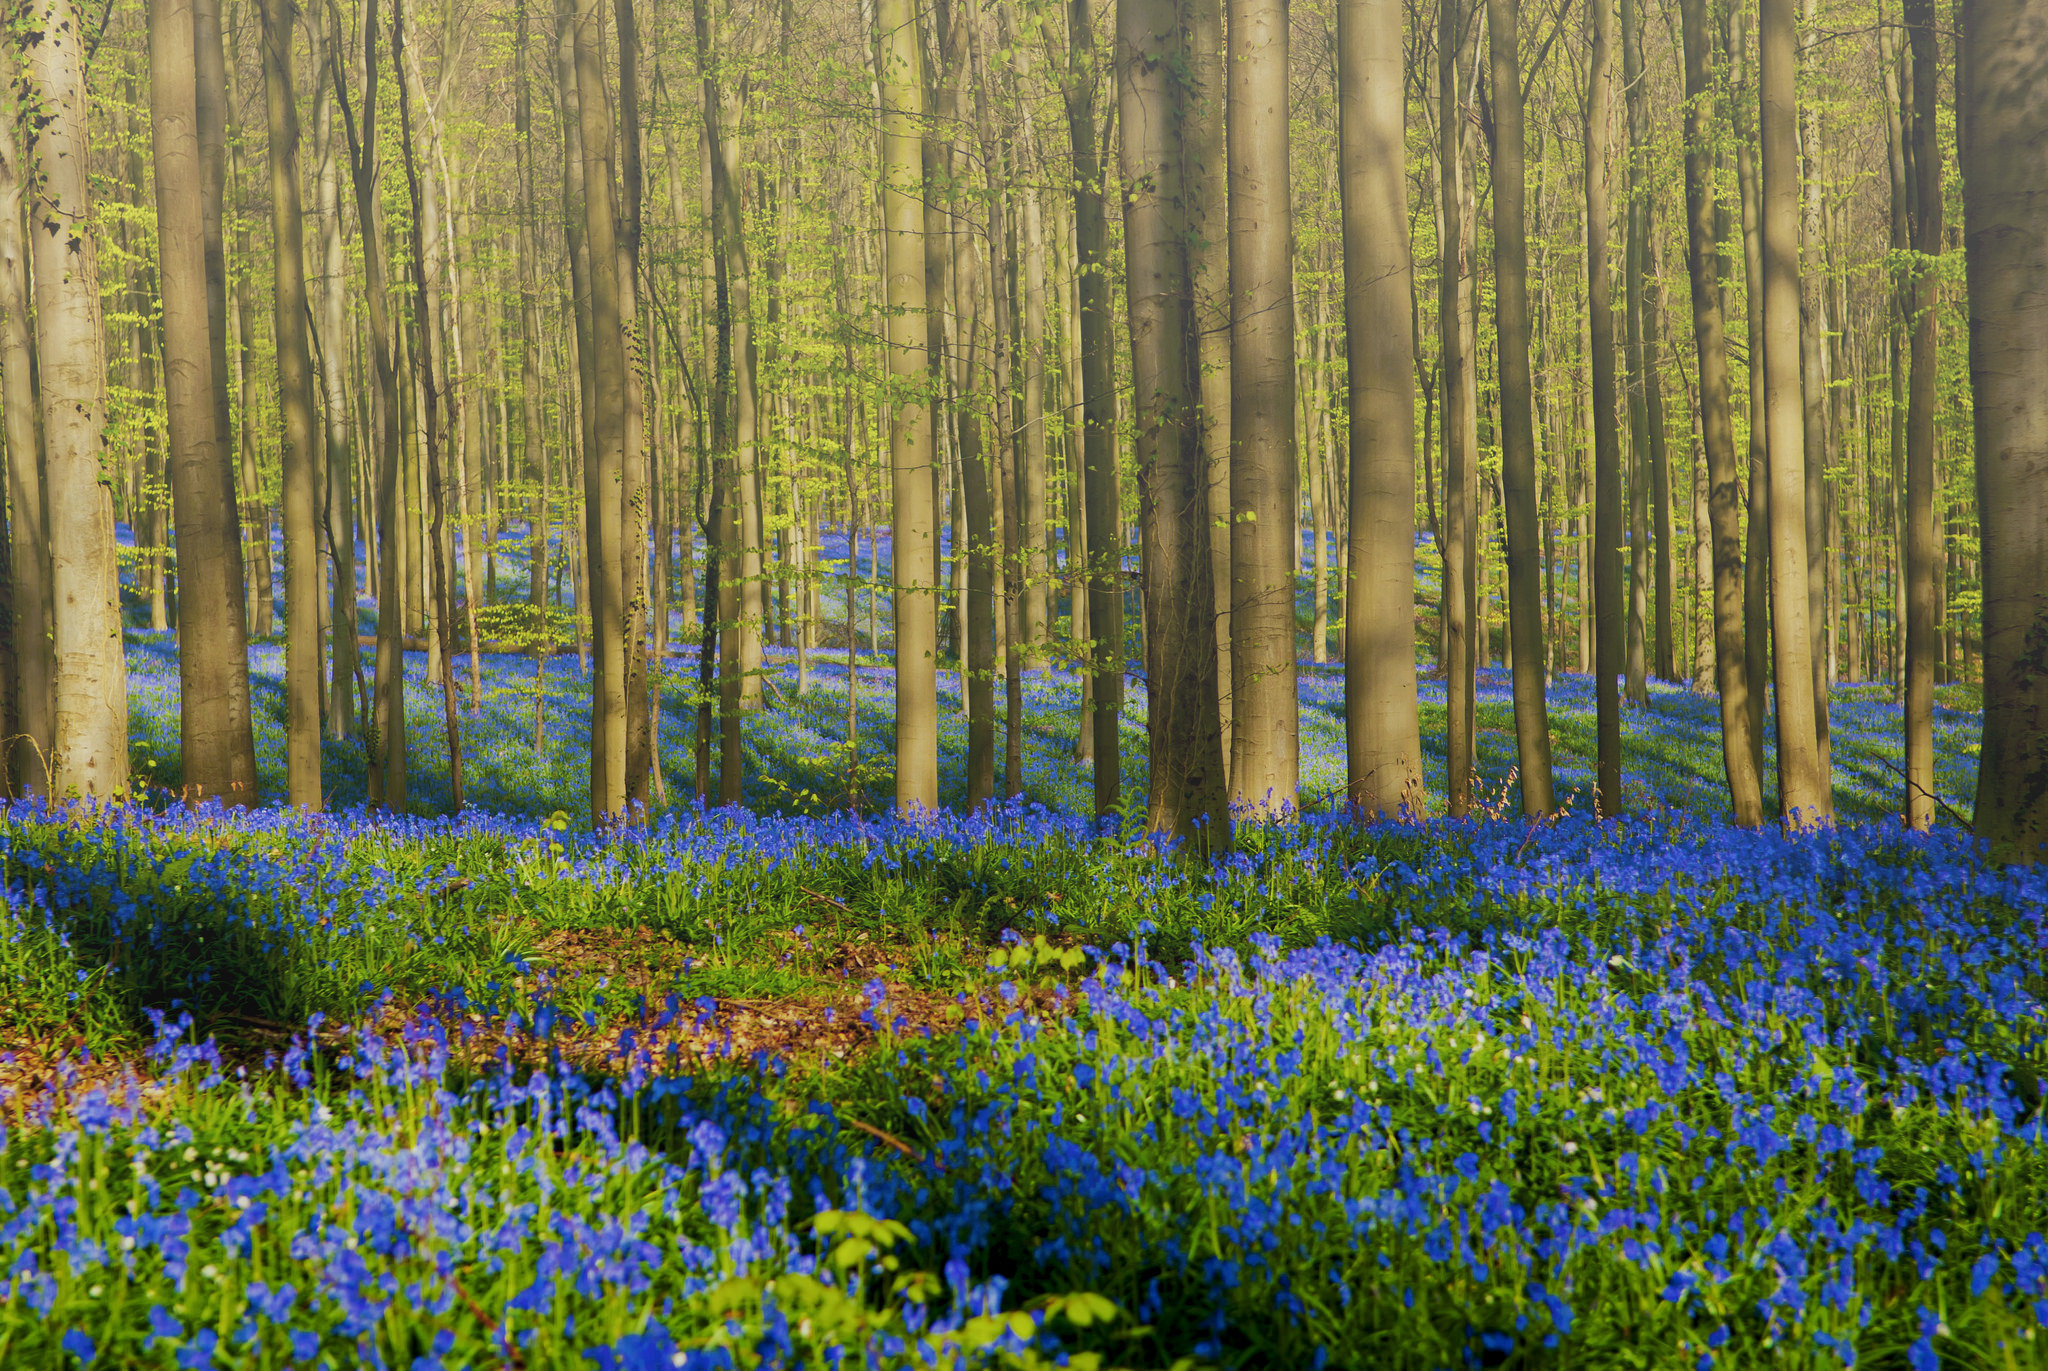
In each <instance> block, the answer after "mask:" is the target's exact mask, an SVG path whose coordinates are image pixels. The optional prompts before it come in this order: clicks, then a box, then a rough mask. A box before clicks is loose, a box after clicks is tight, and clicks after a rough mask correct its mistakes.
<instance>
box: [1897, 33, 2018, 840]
mask: <svg viewBox="0 0 2048 1371" xmlns="http://www.w3.org/2000/svg"><path fill="white" fill-rule="evenodd" d="M1934 14H1935V11H1934V4H1933V0H1906V3H1905V28H1906V36H1907V41H1908V43H1909V45H1910V49H1911V53H1912V63H1913V105H1912V112H1911V118H1910V120H1909V122H1908V128H1907V136H1908V137H1909V138H1910V139H1911V145H1910V151H1911V166H1912V179H1911V180H1910V181H1909V182H1908V185H1907V191H1908V199H1907V203H1908V206H1909V216H1908V219H1909V224H1910V228H1911V238H1912V251H1913V266H1912V269H1911V275H1910V277H1909V278H1908V279H1909V285H1908V290H1909V292H1910V297H1909V298H1910V300H1911V309H1912V314H1911V319H1912V347H1913V353H1912V364H1911V369H1910V371H1909V373H1908V375H1907V380H1906V822H1907V824H1908V825H1909V826H1910V827H1913V828H1927V827H1930V826H1931V825H1932V824H1933V823H1934V798H1935V796H1934V672H1935V659H1936V658H1938V657H1939V656H1940V655H1941V642H1940V627H1939V621H1940V603H1941V602H1940V601H1939V600H1937V599H1936V598H1935V593H1934V579H1935V575H1934V564H1935V560H1936V558H1938V557H1939V556H1940V555H1941V543H1940V542H1939V541H1938V535H1937V532H1936V529H1935V524H1934V498H1935V479H1936V477H1935V469H1934V416H1935V410H1936V407H1937V406H1938V405H1939V404H1940V396H1939V394H1938V393H1937V387H1938V385H1939V383H1940V373H1939V370H1938V362H1937V359H1936V356H1935V325H1936V306H1937V305H1938V303H1939V302H1940V292H1941V281H1940V275H1939V272H1938V270H1937V265H1936V264H1937V261H1938V259H1939V258H1940V255H1941V233H1942V222H1941V221H1942V205H1941V141H1940V138H1939V136H1938V134H1937V130H1936V124H1937V112H1936V109H1935V80H1936V75H1935V60H1936V44H1937V41H1938V40H1937V36H1936V33H1935V29H1934V22H1935V19H1934ZM2036 74H2037V76H2039V75H2041V74H2040V73H2036ZM2044 79H2048V78H2044ZM2041 99H2042V96H2041V95H2040V93H2039V92H2038V91H2037V92H2035V94H2034V102H2035V103H2036V104H2038V102H2039V101H2040V100H2041ZM1972 103H1974V102H1972ZM1976 108H1977V109H1978V110H1982V111H1987V112H1988V111H1989V109H1990V107H1988V106H1982V105H1979V106H1977V107H1976ZM1979 117H1981V115H1980V116H1979ZM1978 165H1979V166H1982V167H1984V168H1985V171H1986V173H1987V174H1989V175H1991V176H1992V177H1993V178H1994V179H1993V180H1992V181H1991V183H1990V184H1991V187H1996V186H1997V185H1998V184H1999V181H1998V180H1997V179H1996V177H1997V173H1995V172H1991V171H1990V168H1991V167H1993V166H1996V165H1997V164H1996V163H1979V164H1978ZM2003 170H2006V171H2007V174H2009V175H2014V174H2019V173H2018V169H2017V168H2003ZM1966 218H1967V212H1966ZM1971 227H1972V229H1974V228H1975V225H1974V224H1972V225H1971ZM1991 279H1992V280H1994V281H1995V280H1998V278H1997V277H1993V278H1991ZM1976 280H1977V277H1976V274H1975V273H1973V274H1972V276H1971V285H1972V286H1973V287H1974V286H1975V285H1976ZM2011 298H2012V297H2010V296H2007V297H2006V299H2008V300H2009V299H2011ZM1970 303H1971V307H1972V308H1971V312H1972V323H1973V333H1972V336H1973V337H1974V336H1975V331H1974V324H1975V319H1976V317H1977V316H1978V300H1977V296H1976V294H1975V291H1974V290H1973V291H1972V293H1971V297H1970ZM1983 303H1984V304H1985V305H1986V306H1989V307H1990V308H1992V309H1998V308H2001V307H2003V308H2008V309H2010V308H2012V307H2013V306H2011V305H2008V304H2007V303H2006V300H2002V299H1997V298H1992V299H1987V300H1985V301H1984V302H1983ZM1971 379H1972V380H1973V381H1978V380H1980V379H1981V380H1989V379H1991V378H1989V377H1980V376H1979V375H1978V374H1977V372H1976V371H1975V370H1974V368H1973V371H1972V377H1971ZM2044 379H2048V378H2044V377H2042V376H2040V375H2036V376H2035V378H2034V383H2035V385H2036V386H2039V385H2041V384H2042V383H2043V382H2044ZM2001 417H2002V416H2001ZM2002 447H2003V443H2000V444H1999V446H1995V447H1993V448H1992V449H1991V451H1992V452H1999V451H2000V450H2001V448H2002ZM1979 454H1980V456H1979V460H1980V463H1981V462H1982V461H1983V457H1984V449H1981V448H1980V449H1979ZM2013 493H2014V495H2015V496H2018V494H2019V490H2018V488H2017V487H2014V488H2013ZM1999 503H2000V502H1999V500H1997V499H1995V498H1986V499H1985V500H1984V501H1983V512H1984V514H1985V515H1986V516H1989V517H1995V516H1993V507H1994V506H1996V505H1998V504H1999ZM1998 513H1999V514H2002V513H2003V511H2002V510H2001V511H1998ZM2039 536H2040V531H2039V529H2038V528H2037V529H2036V530H2035V537H2036V541H2037V543H2038V540H2039ZM2024 546H2025V544H2024V543H2022V544H2021V547H2022V548H2024ZM1987 563H1988V564H1995V563H1991V562H1990V561H1989V559H1988V558H1987ZM2001 570H2003V568H2001ZM2042 584H2043V583H2040V582H2036V583H2035V584H2034V585H2033V586H2032V587H2030V589H2032V590H2034V591H2039V590H2040V588H2041V585H2042ZM1990 603H1991V602H1990V600H1989V598H1988V597H1987V598H1986V600H1985V605H1986V609H1987V611H1988V610H1989V607H1990ZM2022 603H2023V602H2022ZM2011 609H2012V607H2011V605H2010V604H2008V606H2007V608H2006V612H2008V613H2010V612H2011ZM2028 617H2030V616H2025V615H2022V616H2021V618H2020V622H2025V621H2026V619H2027V618H2028ZM1988 622H1989V621H1988V620H1987V623H1988ZM1989 637H1990V635H1989V632H1988V631H1987V633H1986V641H1987V642H1988V641H1989ZM1987 703H1988V702H1987ZM1987 724H1988V720H1987ZM1985 741H1986V743H1989V741H1990V740H1989V738H1986V739H1985ZM2015 741H2019V740H2017V739H2015ZM2022 746H2024V744H2022ZM1986 755H1988V754H1986Z"/></svg>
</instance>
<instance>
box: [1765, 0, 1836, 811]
mask: <svg viewBox="0 0 2048 1371" xmlns="http://www.w3.org/2000/svg"><path fill="white" fill-rule="evenodd" d="M1793 4H1794V0H1760V11H1759V12H1760V16H1761V25H1760V31H1759V35H1758V47H1759V54H1758V55H1759V61H1760V69H1761V76H1760V79H1759V81H1758V83H1757V93H1758V105H1759V109H1760V126H1761V128H1762V133H1763V168H1762V171H1763V177H1762V179H1763V185H1762V194H1761V215H1760V220H1761V223H1760V227H1761V235H1762V243H1763V298H1762V301H1761V304H1762V308H1763V315H1764V338H1763V343H1764V354H1763V366H1764V413H1763V418H1764V441H1765V443H1766V445H1767V447H1768V449H1769V457H1770V469H1771V637H1772V640H1773V646H1774V648H1775V649H1776V650H1775V652H1774V653H1773V654H1772V655H1773V667H1774V676H1775V681H1776V687H1777V699H1778V803H1779V806H1780V808H1781V810H1782V811H1783V814H1784V817H1785V819H1786V820H1787V821H1788V822H1789V823H1791V824H1793V825H1795V826H1804V825H1813V824H1820V823H1826V822H1828V821H1829V820H1830V819H1831V818H1832V816H1833V812H1834V806H1833V796H1832V794H1831V793H1830V790H1829V782H1828V776H1827V773H1826V771H1825V770H1823V769H1822V766H1821V756H1820V738H1819V733H1818V725H1817V722H1816V718H1815V700H1814V692H1813V658H1812V650H1813V644H1812V640H1811V636H1810V634H1809V631H1808V627H1809V623H1810V619H1809V613H1808V607H1807V593H1806V576H1807V561H1806V479H1805V477H1806V472H1805V463H1806V453H1805V413H1804V401H1803V398H1802V395H1801V391H1800V379H1799V153H1798V147H1797V141H1796V138H1795V132H1796V125H1795V121H1796V120H1797V118H1798V108H1797V104H1796V85H1797V77H1798V63H1799V51H1798V47H1799V44H1798V32H1797V27H1796V25H1795V23H1794V22H1793ZM1752 307H1754V306H1752Z"/></svg>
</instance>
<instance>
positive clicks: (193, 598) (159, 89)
mask: <svg viewBox="0 0 2048 1371" xmlns="http://www.w3.org/2000/svg"><path fill="white" fill-rule="evenodd" d="M204 10H205V6H204V5H201V6H197V7H195V6H193V5H191V4H182V5H178V6H176V7H175V8H174V9H170V10H166V11H165V12H164V13H163V15H162V16H161V18H157V17H155V16H154V15H153V17H152V22H151V25H150V33H151V39H152V41H151V45H150V48H151V55H150V66H151V81H150V85H151V102H152V106H153V109H152V118H153V122H154V124H155V126H156V129H155V146H156V161H157V166H156V184H157V204H158V214H159V225H158V236H159V240H160V244H161V248H160V251H161V257H162V263H163V265H162V269H161V275H162V280H161V288H162V292H163V299H164V391H165V401H166V404H165V408H166V413H167V417H168V418H169V420H170V424H169V429H170V432H169V440H170V441H169V460H168V462H167V466H168V468H169V474H170V485H171V499H172V513H173V518H174V519H175V521H176V524H177V563H178V587H179V591H180V598H181V602H182V603H184V604H186V605H188V606H209V607H212V606H221V607H229V606H231V607H232V610H233V612H232V613H218V612H213V611H211V610H210V609H209V610H207V611H202V612H200V613H191V614H185V615H182V616H181V617H180V619H179V623H178V677H179V700H180V708H179V753H180V759H181V763H182V776H183V787H184V793H185V795H186V797H187V798H188V799H193V800H197V799H202V798H210V799H218V800H221V801H222V802H224V803H228V804H254V803H256V801H257V799H258V795H257V777H256V745H255V738H254V734H253V731H252V728H251V720H250V715H249V674H248V656H249V654H248V639H247V623H246V620H245V619H244V616H243V601H242V595H243V586H244V580H243V576H244V568H243V565H242V546H241V537H242V533H241V521H240V518H239V515H238V511H237V509H236V504H235V476H234V469H233V466H232V465H231V463H232V460H233V458H232V450H231V448H230V446H229V438H228V428H227V418H228V400H227V373H226V371H225V370H224V369H221V368H220V366H219V364H220V363H221V362H222V361H223V359H224V358H225V356H226V352H225V345H224V343H223V342H219V341H217V340H216V337H215V335H214V334H213V333H212V332H211V331H210V330H211V328H212V326H213V324H214V323H216V322H219V323H222V324H224V323H225V312H224V310H225V297H224V296H223V297H222V305H223V311H222V313H221V314H220V315H219V316H215V314H214V312H213V309H212V304H213V301H212V296H211V293H210V290H211V284H212V281H211V268H212V265H213V264H212V262H211V261H210V260H209V254H210V253H211V252H213V251H214V250H215V248H216V246H217V244H218V241H219V236H220V219H219V205H218V202H217V201H216V203H215V204H214V205H213V206H211V207H209V205H208V204H207V196H208V192H209V190H210V189H211V187H209V185H208V181H207V173H208V172H209V171H210V170H212V168H210V167H209V166H208V165H207V159H208V157H209V155H210V154H211V153H212V152H214V151H215V150H216V149H214V148H212V147H210V146H209V134H210V133H211V132H212V131H213V129H214V128H215V127H217V125H216V123H215V121H217V120H219V119H220V118H221V117H222V116H221V112H220V98H221V90H220V89H218V88H216V87H214V86H213V84H212V78H210V76H209V66H211V67H212V69H213V71H214V72H215V73H216V74H217V73H218V71H219V63H220V36H219V31H218V19H217V16H215V17H214V18H213V23H214V26H215V27H214V29H213V32H212V35H211V37H210V38H209V37H208V34H207V30H206V27H205V22H204V20H205V16H204V13H203V12H204ZM159 30H161V36H159ZM181 40H182V41H181ZM209 58H210V59H211V60H210V61H209ZM209 208H211V209H212V210H213V213H212V214H211V215H209V213H208V210H209ZM201 353H204V354H205V355H204V356H201V355H200V354H201ZM201 410H204V411H205V412H204V413H203V414H202V413H201V412H200V411H201ZM187 435H189V437H188V436H187ZM316 726H317V715H316ZM316 745H317V740H316Z"/></svg>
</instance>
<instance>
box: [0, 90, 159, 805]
mask: <svg viewBox="0 0 2048 1371" xmlns="http://www.w3.org/2000/svg"><path fill="white" fill-rule="evenodd" d="M15 127H16V123H15V120H14V111H13V109H12V108H11V107H9V108H7V109H5V110H4V111H0V410H4V413H5V421H6V430H5V432H6V439H7V494H8V499H9V503H10V505H11V509H12V513H11V518H10V521H9V525H8V534H9V539H8V566H7V570H8V578H9V587H8V588H9V592H10V596H11V599H12V605H11V611H12V618H11V623H10V627H11V628H12V630H13V647H14V673H15V675H14V682H13V684H14V699H15V707H16V710H17V711H18V712H17V716H16V721H15V729H16V731H17V733H18V735H19V736H18V737H16V738H15V739H13V740H11V741H10V743H9V744H8V747H7V778H8V780H9V782H10V785H9V786H8V793H10V794H14V795H43V794H47V793H48V792H49V783H50V777H49V762H50V757H51V749H52V747H53V746H54V743H55V735H54V732H53V725H54V710H55V708H56V698H55V694H54V691H55V689H56V667H57V664H56V659H55V657H54V656H53V655H52V646H51V630H50V619H51V613H50V609H51V607H50V537H49V522H48V516H47V514H46V512H45V507H44V502H43V437H42V431H41V428H40V425H39V424H38V422H37V417H36V416H37V396H36V380H35V340H34V338H33V337H32V336H31V327H30V317H29V304H30V299H29V284H28V260H27V255H26V254H27V244H26V243H25V242H24V241H23V239H22V213H21V209H22V206H21V196H22V179H21V178H22V163H21V155H20V153H19V152H18V151H17V150H16V148H15V142H14V130H15ZM159 565H161V562H159Z"/></svg>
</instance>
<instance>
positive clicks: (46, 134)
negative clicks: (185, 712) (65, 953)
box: [17, 0, 128, 798]
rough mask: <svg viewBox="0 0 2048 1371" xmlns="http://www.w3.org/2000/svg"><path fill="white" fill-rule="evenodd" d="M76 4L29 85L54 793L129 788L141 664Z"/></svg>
mask: <svg viewBox="0 0 2048 1371" xmlns="http://www.w3.org/2000/svg"><path fill="white" fill-rule="evenodd" d="M80 18H81V16H80V15H79V14H78V12H77V11H76V10H74V9H73V8H72V7H71V4H70V0H33V2H32V4H31V5H30V7H29V12H28V13H27V14H26V15H25V16H23V17H22V19H21V20H20V21H19V22H20V24H21V27H20V28H19V29H18V31H17V33H18V38H17V41H18V42H19V43H20V45H21V48H22V55H23V59H24V60H23V63H22V65H23V71H22V75H21V87H20V89H21V91H22V94H23V96H24V98H25V99H26V101H27V102H28V103H29V104H30V105H31V106H32V107H33V108H34V109H35V111H36V116H35V119H34V121H33V123H32V128H33V130H34V141H33V143H32V144H31V145H30V148H29V157H30V166H31V167H33V168H34V172H33V179H34V184H35V186H36V195H35V199H34V202H33V204H32V205H31V207H30V212H29V231H28V236H29V244H30V249H31V252H32V254H33V258H34V277H35V305H36V315H35V317H36V360H37V362H38V364H39V365H38V373H37V376H38V381H39V383H40V384H39V392H40V393H39V399H40V400H41V402H42V418H43V444H44V472H45V477H46V493H47V500H48V504H47V508H48V511H49V526H48V527H49V532H48V536H49V545H50V591H51V599H52V601H53V602H54V604H55V606H56V610H57V612H56V615H55V624H54V633H53V640H54V649H55V660H56V672H55V720H54V723H53V728H52V733H53V739H52V749H51V756H50V772H51V776H50V790H51V793H52V794H54V795H60V796H72V795H89V796H95V797H101V798H111V797H114V796H118V795H122V794H125V793H126V791H127V789H128V671H127V666H126V663H125V662H124V661H123V660H122V647H121V601H120V584H119V579H118V570H117V566H116V563H115V551H114V510H113V503H112V501H111V499H110V498H109V492H108V489H107V487H106V486H104V485H102V484H101V483H100V459H101V447H102V441H103V434H104V431H105V427H106V422H107V357H106V333H105V330H104V328H103V326H102V323H101V316H100V292H99V252H98V247H97V244H96V243H95V240H94V235H93V233H92V232H91V230H90V228H89V226H90V225H91V224H92V222H93V215H92V204H91V181H90V178H89V176H88V168H89V167H90V166H91V165H92V157H91V140H90V136H89V133H88V125H87V95H86V80H85V56H86V55H85V51H84V46H83V45H84V43H85V32H86V31H85V26H84V25H83V24H82V23H81V22H80Z"/></svg>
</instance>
